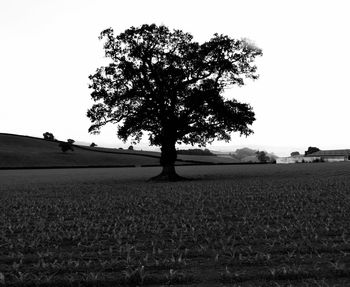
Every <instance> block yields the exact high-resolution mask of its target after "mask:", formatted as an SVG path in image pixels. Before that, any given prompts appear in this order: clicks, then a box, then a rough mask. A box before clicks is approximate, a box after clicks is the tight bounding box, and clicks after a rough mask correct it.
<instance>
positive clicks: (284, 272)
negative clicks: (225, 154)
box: [0, 162, 350, 286]
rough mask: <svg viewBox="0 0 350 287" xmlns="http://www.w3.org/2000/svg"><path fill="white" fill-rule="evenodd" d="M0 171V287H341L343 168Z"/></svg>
mask: <svg viewBox="0 0 350 287" xmlns="http://www.w3.org/2000/svg"><path fill="white" fill-rule="evenodd" d="M177 170H178V172H179V174H180V175H182V176H187V177H190V178H192V180H188V181H183V182H176V183H155V182H147V179H148V178H150V177H151V176H153V175H156V174H157V173H159V171H160V168H157V167H152V168H118V169H112V168H110V169H74V170H69V169H61V170H18V171H15V170H6V171H0V285H1V284H6V286H32V285H35V284H36V285H38V286H119V285H130V286H136V285H138V286H140V285H148V286H162V285H177V286H190V285H192V286H350V220H349V219H350V164H349V163H346V162H343V163H317V164H316V163H315V164H294V165H242V166H241V165H235V166H195V167H193V166H192V167H190V166H183V167H178V168H177Z"/></svg>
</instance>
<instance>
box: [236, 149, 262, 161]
mask: <svg viewBox="0 0 350 287" xmlns="http://www.w3.org/2000/svg"><path fill="white" fill-rule="evenodd" d="M256 153H257V150H254V149H250V148H248V147H245V148H241V149H236V151H235V153H234V154H233V156H232V157H234V158H236V159H238V160H242V159H243V158H245V157H247V156H252V155H256Z"/></svg>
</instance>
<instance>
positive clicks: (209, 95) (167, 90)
mask: <svg viewBox="0 0 350 287" xmlns="http://www.w3.org/2000/svg"><path fill="white" fill-rule="evenodd" d="M102 38H104V39H105V40H106V42H105V44H104V49H105V55H106V57H109V58H110V59H111V62H110V64H109V65H108V66H104V67H101V68H99V69H97V71H96V73H95V74H94V75H91V76H90V80H91V82H92V83H91V85H90V88H91V89H93V92H92V93H91V97H92V99H93V100H94V101H96V102H97V103H96V104H94V105H93V106H92V108H91V109H90V110H89V111H88V113H87V116H88V117H89V118H90V120H91V121H92V123H93V124H92V126H91V127H90V129H89V131H90V132H93V133H98V132H99V130H100V128H101V127H102V126H104V125H105V124H107V123H119V126H118V136H119V137H120V138H121V139H123V140H124V141H126V140H127V139H128V138H129V137H133V139H134V140H135V141H136V142H138V141H139V140H140V139H141V137H142V135H143V133H144V132H147V133H148V135H149V141H150V144H151V145H155V146H160V147H161V158H160V163H161V165H162V166H163V170H162V173H161V174H160V175H159V176H158V177H156V178H155V179H161V180H163V179H164V180H178V179H180V177H179V176H178V175H177V174H176V172H175V167H174V163H175V161H176V157H177V154H176V148H175V144H176V143H185V144H192V145H194V144H199V145H202V146H205V145H206V144H207V143H211V142H212V141H213V140H214V139H218V140H225V141H229V140H230V139H231V133H232V132H239V133H240V135H245V136H248V135H250V134H251V133H252V132H253V131H252V130H251V129H250V128H249V126H250V125H251V124H252V123H253V121H254V120H255V117H254V112H253V110H252V108H251V107H250V105H248V104H244V103H239V102H238V101H236V100H234V99H232V100H226V99H225V98H224V97H223V93H224V91H225V88H226V87H228V86H233V85H238V86H242V85H244V84H245V79H246V78H250V79H257V78H258V75H257V73H256V70H257V68H256V66H255V65H254V60H255V58H256V57H258V56H261V55H262V51H261V49H259V48H257V47H256V46H255V45H254V44H252V43H251V42H250V41H248V40H244V39H243V40H235V39H231V38H229V37H228V36H225V35H219V34H215V35H214V36H213V38H212V39H210V40H209V41H207V42H205V43H203V44H199V43H198V42H195V41H193V36H192V35H191V34H189V33H184V32H183V31H181V30H173V31H170V30H169V29H168V28H167V27H166V26H163V25H161V26H157V25H155V24H152V25H142V26H141V27H138V28H135V27H131V28H130V29H127V30H125V31H124V32H123V33H121V34H119V35H117V36H115V35H114V31H113V29H111V28H109V29H107V30H104V31H102V33H101V35H100V39H102Z"/></svg>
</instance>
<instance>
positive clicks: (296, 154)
mask: <svg viewBox="0 0 350 287" xmlns="http://www.w3.org/2000/svg"><path fill="white" fill-rule="evenodd" d="M298 155H300V153H299V152H298V151H293V152H292V153H291V154H290V156H298Z"/></svg>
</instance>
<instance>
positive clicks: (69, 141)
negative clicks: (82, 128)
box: [67, 139, 75, 144]
mask: <svg viewBox="0 0 350 287" xmlns="http://www.w3.org/2000/svg"><path fill="white" fill-rule="evenodd" d="M67 143H70V144H74V143H75V140H72V139H67Z"/></svg>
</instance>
